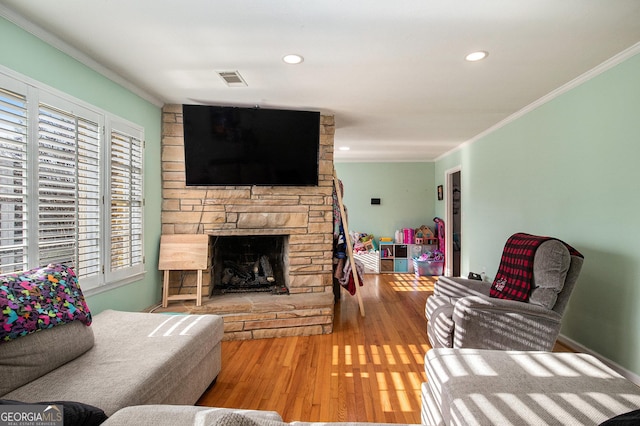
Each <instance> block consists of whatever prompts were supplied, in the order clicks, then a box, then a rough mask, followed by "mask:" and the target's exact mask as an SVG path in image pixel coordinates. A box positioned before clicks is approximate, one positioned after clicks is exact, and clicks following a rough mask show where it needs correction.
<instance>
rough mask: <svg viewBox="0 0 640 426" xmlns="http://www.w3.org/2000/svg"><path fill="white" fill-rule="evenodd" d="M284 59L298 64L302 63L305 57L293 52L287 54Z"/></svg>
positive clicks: (289, 62)
mask: <svg viewBox="0 0 640 426" xmlns="http://www.w3.org/2000/svg"><path fill="white" fill-rule="evenodd" d="M282 60H283V61H284V62H286V63H287V64H291V65H296V64H299V63H302V61H304V58H303V57H302V56H300V55H295V54H291V55H285V56H284V57H283V58H282Z"/></svg>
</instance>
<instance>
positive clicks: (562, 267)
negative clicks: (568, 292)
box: [529, 240, 571, 309]
mask: <svg viewBox="0 0 640 426" xmlns="http://www.w3.org/2000/svg"><path fill="white" fill-rule="evenodd" d="M570 264H571V255H570V254H569V249H567V247H566V246H565V244H564V243H563V242H562V241H559V240H549V241H545V242H544V243H542V244H540V247H538V250H536V254H535V258H534V261H533V283H532V287H531V295H530V296H529V303H534V304H536V305H540V306H544V307H546V308H547V309H553V306H554V305H555V304H556V299H557V298H558V293H560V292H561V291H562V288H563V287H564V282H565V280H566V278H567V271H569V265H570Z"/></svg>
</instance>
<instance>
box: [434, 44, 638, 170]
mask: <svg viewBox="0 0 640 426" xmlns="http://www.w3.org/2000/svg"><path fill="white" fill-rule="evenodd" d="M638 53H640V42H638V43H636V44H634V45H633V46H631V47H629V48H627V49H625V50H623V51H622V52H620V53H618V54H617V55H615V56H613V57H611V58H609V59H607V60H606V61H604V62H602V63H601V64H600V65H597V66H596V67H595V68H592V69H590V70H589V71H587V72H585V73H584V74H581V75H579V76H578V77H576V78H574V79H573V80H571V81H569V82H568V83H566V84H564V85H562V86H560V87H558V88H557V89H555V90H553V91H551V92H549V93H547V94H546V95H544V96H543V97H541V98H539V99H538V100H536V101H534V102H532V103H530V104H529V105H527V106H525V107H524V108H522V109H520V110H519V111H517V112H515V113H513V114H511V115H510V116H508V117H507V118H505V119H504V120H502V121H500V122H498V123H497V124H495V125H493V126H491V127H489V128H488V129H487V130H485V131H483V132H481V133H479V134H477V135H476V136H474V137H473V138H471V139H469V140H467V141H465V142H463V143H461V144H460V145H458V146H456V147H455V148H453V149H451V150H449V151H447V152H445V153H444V154H442V155H439V156H438V157H437V158H436V159H435V160H433V161H438V160H441V159H442V158H444V157H446V156H448V155H450V154H453V153H454V152H456V151H458V150H461V149H462V148H464V147H466V146H468V145H470V144H472V143H474V142H476V141H478V140H480V139H482V138H484V137H486V136H487V135H489V134H491V133H493V132H495V131H496V130H498V129H501V128H502V127H504V126H506V125H507V124H509V123H512V122H514V121H516V120H517V119H519V118H520V117H522V116H524V115H526V114H528V113H530V112H531V111H533V110H535V109H536V108H539V107H540V106H542V105H544V104H546V103H547V102H550V101H552V100H553V99H556V98H557V97H559V96H561V95H563V94H564V93H567V92H569V91H570V90H573V89H575V88H576V87H578V86H580V85H582V84H584V83H586V82H587V81H589V80H591V79H592V78H594V77H597V76H599V75H600V74H602V73H604V72H605V71H608V70H610V69H611V68H613V67H615V66H617V65H619V64H621V63H622V62H624V61H626V60H627V59H629V58H631V57H633V56H635V55H637V54H638Z"/></svg>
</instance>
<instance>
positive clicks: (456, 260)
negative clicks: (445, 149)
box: [445, 166, 462, 277]
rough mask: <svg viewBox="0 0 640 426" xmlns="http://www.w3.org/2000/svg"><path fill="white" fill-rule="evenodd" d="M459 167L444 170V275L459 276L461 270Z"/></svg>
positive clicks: (460, 171)
mask: <svg viewBox="0 0 640 426" xmlns="http://www.w3.org/2000/svg"><path fill="white" fill-rule="evenodd" d="M461 173H462V170H461V167H460V166H458V167H455V168H453V169H449V170H447V171H446V172H445V178H446V185H447V186H446V194H447V196H446V197H445V200H446V207H445V215H446V222H445V223H446V227H445V234H446V235H445V238H446V244H445V247H446V253H445V259H447V261H446V271H445V275H447V276H450V277H451V276H453V277H459V276H460V275H461V273H462V271H461V265H460V262H461V260H460V259H461V254H462V179H461Z"/></svg>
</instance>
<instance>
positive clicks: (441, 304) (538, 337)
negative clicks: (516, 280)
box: [425, 240, 583, 351]
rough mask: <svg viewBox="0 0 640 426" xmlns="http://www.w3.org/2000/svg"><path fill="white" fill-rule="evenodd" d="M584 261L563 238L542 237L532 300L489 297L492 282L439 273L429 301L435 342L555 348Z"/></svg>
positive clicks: (431, 337)
mask: <svg viewBox="0 0 640 426" xmlns="http://www.w3.org/2000/svg"><path fill="white" fill-rule="evenodd" d="M582 263H583V258H582V257H579V256H575V255H571V254H570V253H569V250H568V249H567V247H566V246H565V245H564V244H563V243H562V242H561V241H558V240H548V241H545V242H544V243H542V244H541V245H540V246H539V247H538V249H537V250H536V253H535V257H534V261H533V282H532V286H531V293H530V296H529V300H528V301H527V302H521V301H514V300H505V299H497V298H492V297H489V291H490V289H491V285H492V283H491V282H484V281H476V280H470V279H465V278H452V277H440V278H439V279H438V281H437V282H436V284H435V286H434V292H433V295H432V296H430V297H429V298H428V299H427V303H426V307H425V315H426V317H427V335H428V337H429V342H430V343H431V346H432V347H434V348H440V347H448V348H476V349H503V350H542V351H550V350H552V349H553V346H554V345H555V342H556V339H557V337H558V334H559V333H560V325H561V320H562V315H563V313H564V311H565V308H566V306H567V303H568V302H569V297H570V295H571V292H572V291H573V288H574V286H575V283H576V280H577V278H578V275H579V274H580V270H581V268H582Z"/></svg>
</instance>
